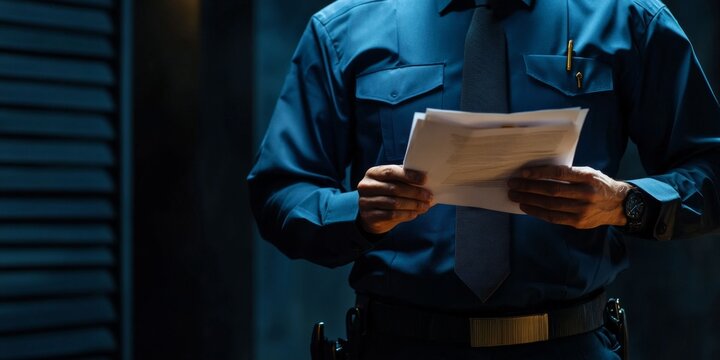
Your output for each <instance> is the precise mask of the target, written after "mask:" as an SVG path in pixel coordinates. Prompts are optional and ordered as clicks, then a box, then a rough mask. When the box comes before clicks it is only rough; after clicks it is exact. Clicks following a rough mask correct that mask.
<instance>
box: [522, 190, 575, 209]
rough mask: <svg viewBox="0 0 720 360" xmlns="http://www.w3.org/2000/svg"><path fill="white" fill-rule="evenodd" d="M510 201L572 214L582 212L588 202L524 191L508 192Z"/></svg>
mask: <svg viewBox="0 0 720 360" xmlns="http://www.w3.org/2000/svg"><path fill="white" fill-rule="evenodd" d="M508 198H509V199H510V201H513V202H516V203H519V204H521V205H531V206H533V207H538V208H542V209H546V210H552V211H561V212H566V213H572V214H580V213H584V212H585V211H586V210H587V207H588V203H587V202H585V201H580V200H575V199H566V198H561V197H550V196H545V195H538V194H532V193H524V192H518V191H512V190H511V191H510V192H509V193H508Z"/></svg>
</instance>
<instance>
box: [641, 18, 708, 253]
mask: <svg viewBox="0 0 720 360" xmlns="http://www.w3.org/2000/svg"><path fill="white" fill-rule="evenodd" d="M644 30H645V33H644V34H641V36H638V37H637V38H638V39H639V41H638V44H637V46H638V52H639V59H640V61H639V66H638V71H637V79H636V83H637V86H636V87H635V89H634V92H633V99H632V100H633V103H632V107H633V111H632V117H631V118H630V121H629V132H630V137H631V139H632V140H633V141H634V142H635V143H636V144H637V146H638V150H639V152H640V157H641V160H642V163H643V166H644V167H645V169H646V170H647V172H648V174H650V176H649V177H648V178H645V179H636V180H631V181H629V182H630V183H632V184H634V185H636V186H637V187H639V188H640V189H641V190H642V191H644V192H645V193H646V194H647V195H648V198H649V199H650V200H651V202H652V204H651V206H650V208H651V209H654V214H652V216H651V223H650V224H649V226H648V227H647V232H646V234H644V235H646V236H647V237H652V238H655V239H658V240H668V239H672V238H683V237H688V236H694V235H700V234H704V233H707V232H710V231H712V230H714V229H716V228H717V227H718V225H720V211H719V208H720V197H719V196H718V186H719V185H720V106H719V105H718V101H717V98H716V97H715V95H714V94H713V92H712V89H711V88H710V85H709V84H708V81H707V79H706V77H705V75H704V73H703V71H702V69H701V67H700V64H699V62H698V60H697V57H696V55H695V53H694V51H693V48H692V46H691V44H690V42H689V41H688V39H687V37H686V35H685V34H684V33H683V31H682V29H681V28H680V26H679V25H678V23H677V22H676V21H675V19H674V18H673V16H672V15H671V14H670V12H669V11H668V10H667V9H666V8H663V9H661V10H660V11H659V12H658V13H657V14H655V16H654V17H653V18H652V20H651V21H649V23H648V25H647V28H646V29H644Z"/></svg>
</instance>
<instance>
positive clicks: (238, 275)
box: [135, 0, 253, 360]
mask: <svg viewBox="0 0 720 360" xmlns="http://www.w3.org/2000/svg"><path fill="white" fill-rule="evenodd" d="M135 17H136V23H135V25H136V26H135V28H136V36H135V41H136V56H135V68H136V74H135V103H136V105H135V107H136V113H135V154H136V156H135V164H136V166H135V170H136V171H135V286H136V290H135V295H136V296H135V355H136V358H138V359H240V360H242V359H250V358H251V357H250V352H251V350H252V334H251V332H250V326H251V324H252V308H253V305H252V303H251V301H250V293H251V291H252V288H251V284H250V276H251V274H252V270H251V264H252V262H251V252H250V249H251V239H252V232H251V225H250V215H249V214H248V210H247V205H246V204H247V202H248V200H247V194H246V190H245V189H246V186H245V185H244V177H245V175H246V174H247V172H248V171H249V163H250V158H251V156H252V151H251V143H252V142H251V136H252V127H253V126H252V89H251V87H250V84H251V81H252V80H251V76H250V75H251V73H252V57H251V56H250V54H251V53H252V38H251V36H252V3H251V2H250V1H235V0H203V1H200V0H153V1H136V7H135Z"/></svg>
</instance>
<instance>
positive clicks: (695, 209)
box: [248, 0, 720, 310]
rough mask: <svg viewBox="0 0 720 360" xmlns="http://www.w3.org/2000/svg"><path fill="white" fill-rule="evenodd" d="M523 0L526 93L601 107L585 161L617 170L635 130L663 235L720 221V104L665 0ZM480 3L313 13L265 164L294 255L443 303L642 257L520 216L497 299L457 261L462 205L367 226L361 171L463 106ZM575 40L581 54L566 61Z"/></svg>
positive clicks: (270, 235) (263, 197) (552, 293)
mask: <svg viewBox="0 0 720 360" xmlns="http://www.w3.org/2000/svg"><path fill="white" fill-rule="evenodd" d="M517 4H518V10H517V11H515V12H514V13H513V14H512V15H511V16H509V17H507V18H506V19H505V20H504V25H505V28H506V33H507V51H508V72H509V74H508V84H509V89H510V94H509V102H510V104H509V105H510V110H511V111H513V112H518V111H530V110H540V109H548V108H567V107H576V106H581V107H584V108H589V109H590V114H589V116H588V118H587V120H586V122H585V125H584V127H583V130H582V133H581V136H580V141H579V144H578V147H577V153H576V156H575V162H574V165H575V166H589V167H592V168H595V169H597V170H600V171H602V172H603V173H605V174H607V175H609V176H612V177H614V176H615V175H616V173H617V170H618V163H619V161H620V158H621V156H622V155H623V153H624V150H625V147H626V144H627V141H628V138H630V139H632V140H633V141H634V142H635V143H636V144H637V145H638V149H639V151H640V155H641V158H642V163H643V166H644V167H645V169H646V170H647V172H648V173H649V174H651V175H652V176H651V177H648V178H644V179H636V180H632V181H631V182H632V183H634V184H635V185H637V186H638V187H640V188H641V189H642V190H643V191H645V192H646V193H647V194H649V196H650V199H652V202H653V205H654V207H655V208H657V209H658V214H657V216H656V217H654V219H653V221H652V223H651V224H649V227H648V231H647V234H645V236H646V237H648V238H655V239H658V240H665V239H670V238H681V237H687V236H690V235H697V234H700V233H705V232H708V231H710V230H712V229H714V228H716V227H717V226H718V223H719V222H720V219H719V217H720V211H719V207H720V199H719V196H718V186H717V184H718V183H720V106H718V102H717V99H716V98H715V96H714V95H713V93H712V90H711V89H710V87H709V85H708V82H707V80H706V78H705V76H704V74H703V72H702V70H701V68H700V65H699V64H698V61H697V59H696V57H695V54H694V53H693V49H692V47H691V45H690V43H689V41H688V39H687V37H686V36H685V34H684V33H683V31H682V30H681V28H680V26H679V25H678V24H677V22H676V21H675V19H674V18H673V17H672V15H671V14H670V12H669V11H668V10H667V9H666V8H665V6H664V5H663V4H662V3H660V2H659V1H656V0H635V1H632V0H607V1H594V0H535V1H532V0H524V1H518V3H517ZM472 5H473V4H472V1H470V4H467V1H460V0H384V1H383V0H340V1H337V2H335V3H333V4H331V5H329V6H328V7H326V8H325V9H323V10H322V11H320V12H318V13H317V14H315V15H314V16H313V17H312V19H311V21H310V23H309V25H308V27H307V29H306V31H305V33H304V34H303V36H302V38H301V40H300V44H299V46H298V48H297V51H296V52H295V55H294V56H293V60H292V66H291V68H290V73H289V74H288V76H287V80H286V82H285V85H284V87H283V90H282V93H281V95H280V98H279V100H278V103H277V107H276V109H275V112H274V114H273V117H272V120H271V122H270V126H269V129H268V131H267V134H266V137H265V139H264V141H263V143H262V145H261V147H260V151H259V154H258V157H257V161H256V164H255V166H254V168H253V170H252V172H251V173H250V175H249V177H248V182H249V185H250V190H251V202H252V207H253V211H254V213H255V215H256V217H257V221H258V225H259V228H260V232H261V234H262V236H263V237H264V238H265V239H267V240H269V241H271V242H272V243H273V244H275V245H276V246H277V247H278V248H279V249H280V250H282V251H283V252H284V253H285V254H287V255H288V256H289V257H291V258H304V259H307V260H310V261H312V262H315V263H318V264H321V265H325V266H330V267H333V266H338V265H343V264H347V263H350V262H353V261H354V262H355V264H354V268H353V271H352V274H351V276H350V284H351V286H352V287H353V288H355V289H356V290H357V291H361V292H368V293H372V294H375V295H378V296H382V297H385V298H390V299H394V300H396V301H400V302H407V303H412V304H417V305H421V306H427V307H431V308H438V309H452V310H492V309H497V308H503V309H508V308H526V309H527V308H532V307H536V306H543V305H544V304H547V303H551V302H559V301H563V300H568V299H575V298H578V297H580V296H582V295H585V294H587V293H589V292H591V291H593V290H595V289H598V288H600V287H603V286H605V285H607V284H609V283H610V282H611V281H612V280H613V279H614V278H615V276H616V275H617V274H618V272H620V271H621V270H622V269H623V268H625V267H626V263H627V260H626V253H625V246H624V240H623V239H622V237H621V233H620V231H619V230H618V229H616V228H613V227H607V226H604V227H599V228H596V229H591V230H578V229H574V228H571V227H568V226H562V225H553V224H549V223H546V222H543V221H541V220H538V219H536V218H533V217H530V216H513V217H512V229H511V230H512V250H511V271H512V272H511V274H510V276H509V278H508V279H507V280H506V281H505V283H504V284H503V285H502V286H501V287H500V289H499V290H498V291H497V292H496V293H495V295H494V296H493V297H492V298H491V299H490V301H489V302H488V303H485V304H482V303H481V302H480V301H479V300H478V299H477V298H476V297H475V296H474V295H473V293H472V292H471V291H470V290H469V289H468V288H467V287H466V286H465V285H464V284H463V283H462V282H461V281H460V280H459V279H458V278H457V276H456V275H455V273H454V270H453V266H454V259H453V257H454V234H455V208H454V207H452V206H445V205H438V206H435V207H434V208H432V209H431V210H430V211H429V212H428V213H426V214H425V215H422V216H420V217H419V218H417V219H415V220H413V221H411V222H407V223H403V224H400V225H399V226H397V227H396V228H395V229H393V230H392V231H391V232H390V233H388V234H386V235H385V236H383V237H381V238H380V239H368V237H367V236H365V235H364V234H363V233H362V232H361V231H360V230H359V228H358V226H357V225H356V218H357V215H358V193H357V191H356V185H357V183H358V182H359V181H360V180H361V179H362V177H363V176H364V174H365V171H366V170H367V169H368V168H370V167H372V166H375V165H380V164H391V163H401V162H402V159H403V155H404V152H405V147H406V145H407V141H408V135H409V130H410V125H411V122H412V118H413V113H414V112H416V111H424V110H425V109H426V108H442V109H458V108H459V102H460V89H461V81H462V66H463V47H464V39H465V34H466V32H467V29H468V26H469V24H470V20H471V17H472V13H473V11H472V8H471V7H472ZM570 39H572V40H573V41H574V45H575V54H574V55H575V56H574V60H573V68H572V70H571V71H567V70H566V53H567V44H568V40H570ZM577 72H582V73H583V74H584V77H583V86H582V87H578V85H577V79H576V77H575V74H576V73H577ZM371 240H376V241H371Z"/></svg>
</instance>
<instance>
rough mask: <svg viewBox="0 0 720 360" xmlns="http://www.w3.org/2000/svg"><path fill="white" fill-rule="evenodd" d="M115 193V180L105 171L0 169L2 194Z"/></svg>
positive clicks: (0, 189)
mask: <svg viewBox="0 0 720 360" xmlns="http://www.w3.org/2000/svg"><path fill="white" fill-rule="evenodd" d="M113 190H115V185H114V184H113V179H112V177H111V176H110V174H109V173H108V172H107V171H106V170H101V169H58V168H49V169H42V168H41V169H36V168H7V167H0V192H28V191H32V192H60V191H68V192H79V193H80V192H82V193H109V192H112V191H113Z"/></svg>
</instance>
